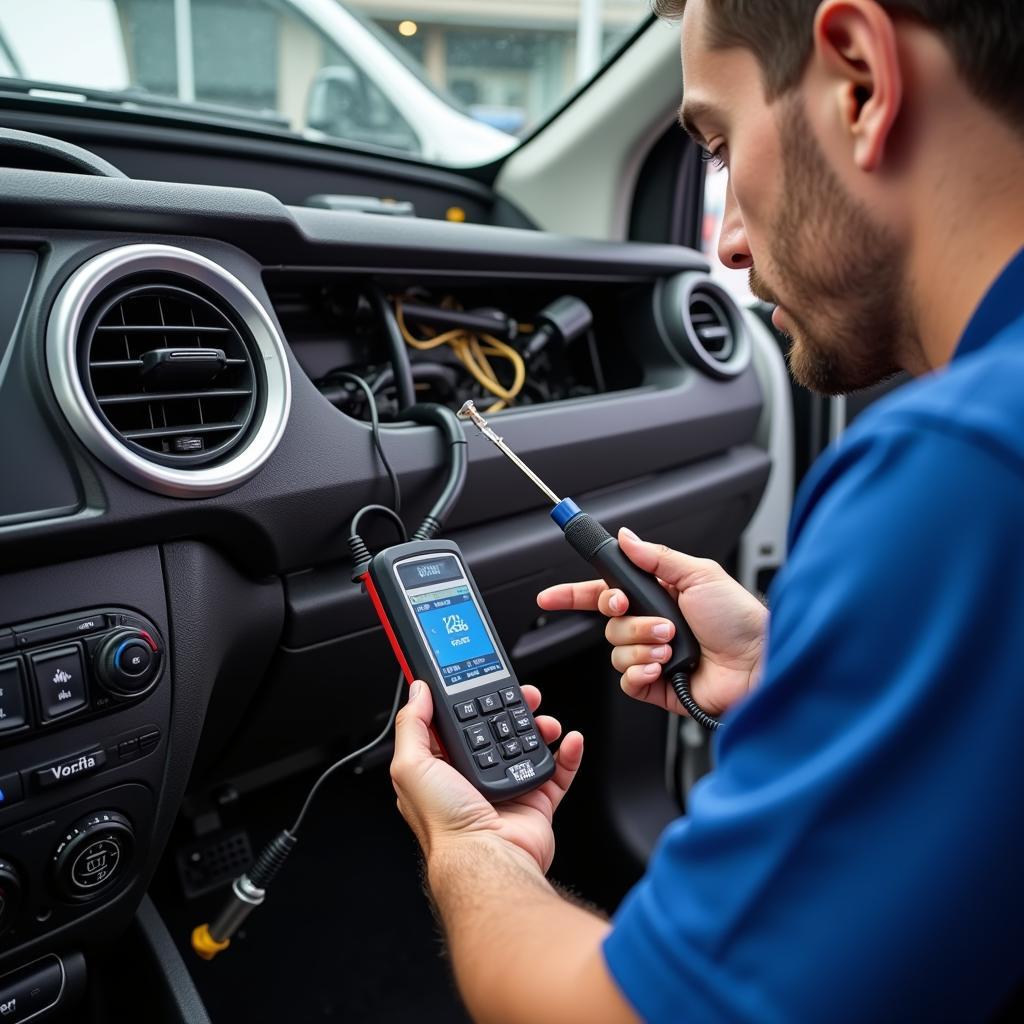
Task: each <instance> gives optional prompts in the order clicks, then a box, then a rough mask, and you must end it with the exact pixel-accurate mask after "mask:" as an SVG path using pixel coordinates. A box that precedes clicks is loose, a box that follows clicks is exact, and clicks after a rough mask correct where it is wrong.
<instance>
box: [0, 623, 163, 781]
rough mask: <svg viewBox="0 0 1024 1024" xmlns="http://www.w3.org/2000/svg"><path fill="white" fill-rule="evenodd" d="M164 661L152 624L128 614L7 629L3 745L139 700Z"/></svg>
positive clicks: (1, 657) (1, 664)
mask: <svg viewBox="0 0 1024 1024" xmlns="http://www.w3.org/2000/svg"><path fill="white" fill-rule="evenodd" d="M164 661H165V658H164V645H163V640H162V638H161V637H160V634H159V632H158V631H157V629H156V627H155V626H154V625H153V623H152V622H150V621H149V620H148V619H146V618H144V617H143V616H141V615H138V614H137V613H135V612H131V611H127V610H124V609H119V608H103V609H96V610H93V611H88V612H84V613H81V614H77V615H74V616H66V615H65V616H61V617H59V618H51V619H42V620H37V621H34V622H25V623H19V624H16V625H14V626H8V627H2V628H0V743H6V742H14V741H15V740H16V739H20V738H23V737H25V736H26V735H27V734H30V733H33V732H35V731H37V730H43V729H50V728H54V727H57V726H60V725H63V724H64V723H66V722H69V721H76V722H77V721H79V720H82V719H84V718H86V717H91V716H94V715H98V714H102V713H104V712H106V711H109V710H111V709H112V708H114V707H115V706H118V705H124V704H126V703H131V702H134V701H138V700H141V699H142V698H144V697H145V696H146V695H147V694H149V693H150V692H151V691H152V690H153V689H154V688H155V687H156V686H157V685H158V684H159V682H160V678H161V675H162V673H163V668H164ZM0 799H2V798H0Z"/></svg>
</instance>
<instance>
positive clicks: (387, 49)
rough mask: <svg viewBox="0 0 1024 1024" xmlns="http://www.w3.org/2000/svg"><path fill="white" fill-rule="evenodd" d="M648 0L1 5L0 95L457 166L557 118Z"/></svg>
mask: <svg viewBox="0 0 1024 1024" xmlns="http://www.w3.org/2000/svg"><path fill="white" fill-rule="evenodd" d="M649 12H650V0H508V2H505V3H497V2H495V0H403V2H398V3H396V2H395V0H346V2H345V3H341V2H340V0H31V2H26V0H0V91H3V92H6V93H11V92H17V93H20V94H29V95H43V96H47V97H49V98H53V99H66V100H67V101H68V102H76V103H106V104H109V103H114V104H118V105H120V106H122V107H123V106H129V105H130V106H131V107H132V108H133V109H137V110H143V111H145V110H147V109H152V110H159V111H161V112H164V113H166V112H168V111H170V112H173V113H176V114H177V115H179V116H181V115H185V116H191V117H193V118H195V119H209V118H216V119H218V120H221V121H224V120H227V121H231V122H237V123H239V124H242V125H245V126H247V127H253V126H256V127H262V128H267V129H271V130H276V131H285V132H294V133H297V134H299V135H302V136H304V137H305V138H308V139H313V140H317V141H325V142H331V141H344V142H347V143H350V144H355V145H356V146H359V147H365V148H368V149H372V150H375V151H385V152H397V153H402V154H405V155H409V156H415V157H419V158H421V159H424V160H427V161H430V162H431V163H438V164H445V165H448V166H454V167H461V166H471V165H479V164H484V163H488V162H490V161H491V160H494V159H496V158H498V157H501V156H503V155H505V154H506V153H508V152H509V151H510V150H512V149H513V148H515V146H516V145H517V144H518V141H519V139H521V138H522V137H524V136H525V135H526V134H528V133H529V132H530V131H531V130H532V129H533V128H534V127H536V126H537V125H538V124H540V123H541V122H542V121H543V120H544V119H545V118H547V117H548V116H549V115H550V114H552V113H553V112H554V111H555V110H557V109H558V108H559V107H560V106H561V105H562V104H563V103H564V102H565V101H566V99H568V97H569V96H570V95H571V94H572V93H573V92H575V91H576V89H577V88H579V87H580V86H581V85H582V84H584V83H585V82H587V81H588V80H589V79H590V78H592V77H593V76H594V75H595V74H596V73H597V72H598V71H599V70H600V69H601V67H602V66H603V64H604V63H605V62H606V61H607V60H608V59H609V58H610V57H611V56H612V55H613V54H614V53H615V52H616V51H617V50H618V49H619V47H620V46H621V45H622V44H623V43H624V42H625V41H626V40H627V39H628V38H629V37H630V36H631V35H632V34H633V33H634V32H635V31H636V29H637V28H638V27H639V25H640V24H641V23H642V22H643V21H644V20H645V19H646V18H647V17H648V16H649Z"/></svg>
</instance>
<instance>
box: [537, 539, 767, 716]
mask: <svg viewBox="0 0 1024 1024" xmlns="http://www.w3.org/2000/svg"><path fill="white" fill-rule="evenodd" d="M619 544H620V546H621V548H622V550H623V551H624V552H625V554H626V555H627V556H628V557H629V559H630V561H632V562H633V563H634V564H636V565H637V566H638V567H639V568H641V569H643V570H644V571H646V572H650V573H653V574H654V575H656V576H657V577H658V578H659V579H661V580H662V581H663V582H664V583H666V584H668V590H667V593H668V594H669V595H670V596H671V597H672V598H673V599H674V600H676V602H677V604H678V606H679V608H680V610H681V611H682V612H683V614H684V616H685V618H686V621H687V622H688V623H689V624H690V626H691V628H692V629H693V633H694V636H695V637H696V639H697V641H698V642H699V644H700V650H701V662H700V666H699V667H698V669H697V670H696V672H694V674H693V679H692V681H691V689H692V691H693V694H694V699H695V700H696V701H697V702H698V703H699V704H700V706H701V707H702V708H706V709H707V710H709V711H710V712H711V713H712V714H716V715H718V714H721V713H723V712H724V711H727V710H728V709H729V708H730V707H732V706H733V704H735V703H736V702H737V701H738V700H740V699H741V698H742V697H743V696H745V695H746V693H747V692H748V690H749V689H750V688H751V687H752V686H753V685H754V683H755V682H756V680H757V677H758V676H759V674H760V671H761V659H762V656H763V653H764V637H765V630H766V627H767V621H768V610H767V609H766V608H765V607H764V605H763V604H762V603H761V602H760V601H758V600H757V598H756V597H754V596H753V595H752V594H751V593H749V592H748V591H747V590H745V589H744V588H743V587H742V586H741V585H740V584H739V583H737V581H736V580H734V579H733V578H732V577H731V576H730V575H729V574H728V573H727V572H726V571H725V570H724V569H723V568H722V567H721V566H720V565H719V564H718V563H717V562H713V561H711V560H710V559H706V558H694V557H692V556H690V555H686V554H683V553H682V552H680V551H673V550H671V549H670V548H666V547H664V546H663V545H660V544H651V543H648V542H646V541H642V540H640V539H639V538H638V537H636V536H635V534H633V533H631V532H630V531H629V530H620V531H619ZM537 603H538V604H539V605H540V607H541V608H543V609H544V610H545V611H570V610H575V611H599V612H601V613H602V614H603V615H606V616H608V618H609V622H608V625H607V628H606V629H605V636H606V637H607V638H608V642H609V643H611V644H612V648H613V649H612V665H613V666H614V667H615V669H616V670H617V671H618V672H621V673H622V689H623V691H624V692H625V693H627V694H629V696H631V697H634V698H636V699H637V700H642V701H645V702H647V703H650V704H654V705H656V706H657V707H661V708H664V709H665V710H667V711H673V712H676V713H678V712H680V711H681V710H682V707H681V705H680V704H679V701H678V698H677V697H676V695H675V693H674V691H673V689H672V687H671V685H669V682H668V679H667V677H666V674H665V671H664V669H663V667H662V666H663V665H664V664H667V663H668V662H669V661H670V659H671V648H672V644H673V642H674V627H673V626H672V625H671V624H670V623H669V622H668V621H667V620H665V619H662V618H658V617H650V616H641V615H637V614H635V612H634V609H633V606H632V604H631V602H630V601H629V599H628V598H627V597H626V595H625V594H623V593H622V592H621V591H620V590H618V589H617V588H611V589H610V588H609V587H608V585H607V584H606V583H605V581H604V580H591V581H589V582H586V583H563V584H560V585H558V586H555V587H550V588H548V589H547V590H545V591H543V593H541V594H539V595H538V597H537ZM659 628H660V633H659V632H655V630H657V629H659ZM665 648H668V651H669V653H668V654H667V655H666V653H665Z"/></svg>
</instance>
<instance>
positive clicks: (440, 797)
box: [391, 683, 583, 886]
mask: <svg viewBox="0 0 1024 1024" xmlns="http://www.w3.org/2000/svg"><path fill="white" fill-rule="evenodd" d="M522 693H523V700H524V702H525V705H526V707H527V709H528V710H529V711H530V712H531V713H532V712H535V711H536V710H537V705H538V704H539V703H540V691H539V690H538V689H537V688H536V687H533V686H524V687H523V689H522ZM434 714H436V708H435V707H434V706H433V702H432V690H431V688H430V687H427V686H424V685H422V684H420V686H419V688H417V687H416V684H415V683H414V684H413V689H411V690H410V691H409V702H408V704H406V705H405V707H403V708H402V710H401V712H400V713H399V716H398V724H397V725H396V727H395V757H394V760H393V761H392V764H391V778H392V781H393V782H394V786H395V791H396V792H397V794H398V808H399V810H400V811H401V812H402V815H403V817H404V818H405V819H406V821H407V822H408V823H409V826H410V827H411V828H412V830H413V832H415V833H416V837H417V839H418V840H419V842H420V846H421V847H422V848H423V851H424V853H425V854H427V855H428V856H429V854H430V853H431V851H433V850H434V849H436V848H437V847H438V846H439V845H441V844H446V843H450V842H457V841H458V840H459V839H462V838H465V837H467V836H470V837H471V836H486V837H494V838H495V839H500V840H504V841H505V842H508V843H511V844H512V845H514V846H516V847H517V848H518V849H519V850H521V851H523V852H524V853H525V854H527V855H528V856H529V857H530V858H531V859H532V860H533V861H534V862H535V863H536V865H537V867H538V868H539V869H540V871H541V872H546V871H547V869H548V868H549V867H550V866H551V859H552V857H553V856H554V852H555V839H554V834H553V833H552V830H551V819H552V815H553V814H554V812H555V809H556V808H557V807H558V805H559V803H560V802H561V800H562V797H564V796H565V793H566V790H568V788H569V786H570V784H571V783H572V780H573V779H574V778H575V777H576V772H577V770H578V769H579V766H580V760H581V758H582V756H583V737H582V736H581V735H580V734H579V733H578V732H571V733H569V734H568V735H567V736H566V737H565V739H563V740H562V743H561V745H560V746H559V749H558V754H557V755H556V756H555V768H554V773H553V775H552V776H551V778H550V779H548V781H546V782H544V783H543V784H542V785H541V786H539V787H538V788H535V789H532V790H530V791H529V792H527V793H524V794H522V795H520V796H518V797H515V798H513V799H512V800H508V801H506V802H503V803H500V804H496V805H492V804H491V803H490V802H489V801H488V800H487V799H485V797H484V796H483V794H481V793H480V792H479V791H478V790H477V788H476V787H475V786H474V785H473V784H472V783H471V782H470V781H469V780H468V779H467V778H466V777H465V776H463V775H462V774H460V773H459V772H458V771H456V770H455V769H454V768H453V767H452V765H450V764H449V763H447V762H446V761H445V760H443V759H442V758H440V757H439V756H438V754H437V752H436V751H435V750H434V749H433V747H432V744H431V734H430V731H429V727H430V724H431V719H432V716H433V715H434ZM536 723H537V730H538V732H539V733H540V736H541V739H542V740H543V742H544V743H545V744H548V743H554V742H555V741H556V740H557V739H558V737H559V735H560V734H561V731H562V730H561V726H560V725H559V724H558V722H557V721H556V720H555V719H554V718H550V717H548V716H546V715H537V717H536ZM470 886H471V882H470Z"/></svg>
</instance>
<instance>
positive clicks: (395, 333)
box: [370, 288, 416, 410]
mask: <svg viewBox="0 0 1024 1024" xmlns="http://www.w3.org/2000/svg"><path fill="white" fill-rule="evenodd" d="M370 303H371V305H372V306H373V310H374V312H375V313H376V314H377V316H378V317H380V319H381V320H382V321H383V323H384V333H385V334H386V335H387V339H388V348H389V349H391V366H392V367H393V369H394V371H395V389H396V390H397V392H398V406H399V409H400V410H404V409H406V408H407V407H408V406H410V405H414V404H415V403H416V388H415V385H414V384H413V379H412V364H411V363H410V362H409V349H408V348H407V347H406V344H405V339H404V338H403V337H402V332H401V331H400V330H399V329H398V320H397V318H396V317H395V311H394V310H393V309H392V308H391V303H389V302H388V300H387V296H386V295H385V294H384V292H383V291H382V290H381V289H380V288H373V289H372V290H371V291H370Z"/></svg>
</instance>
